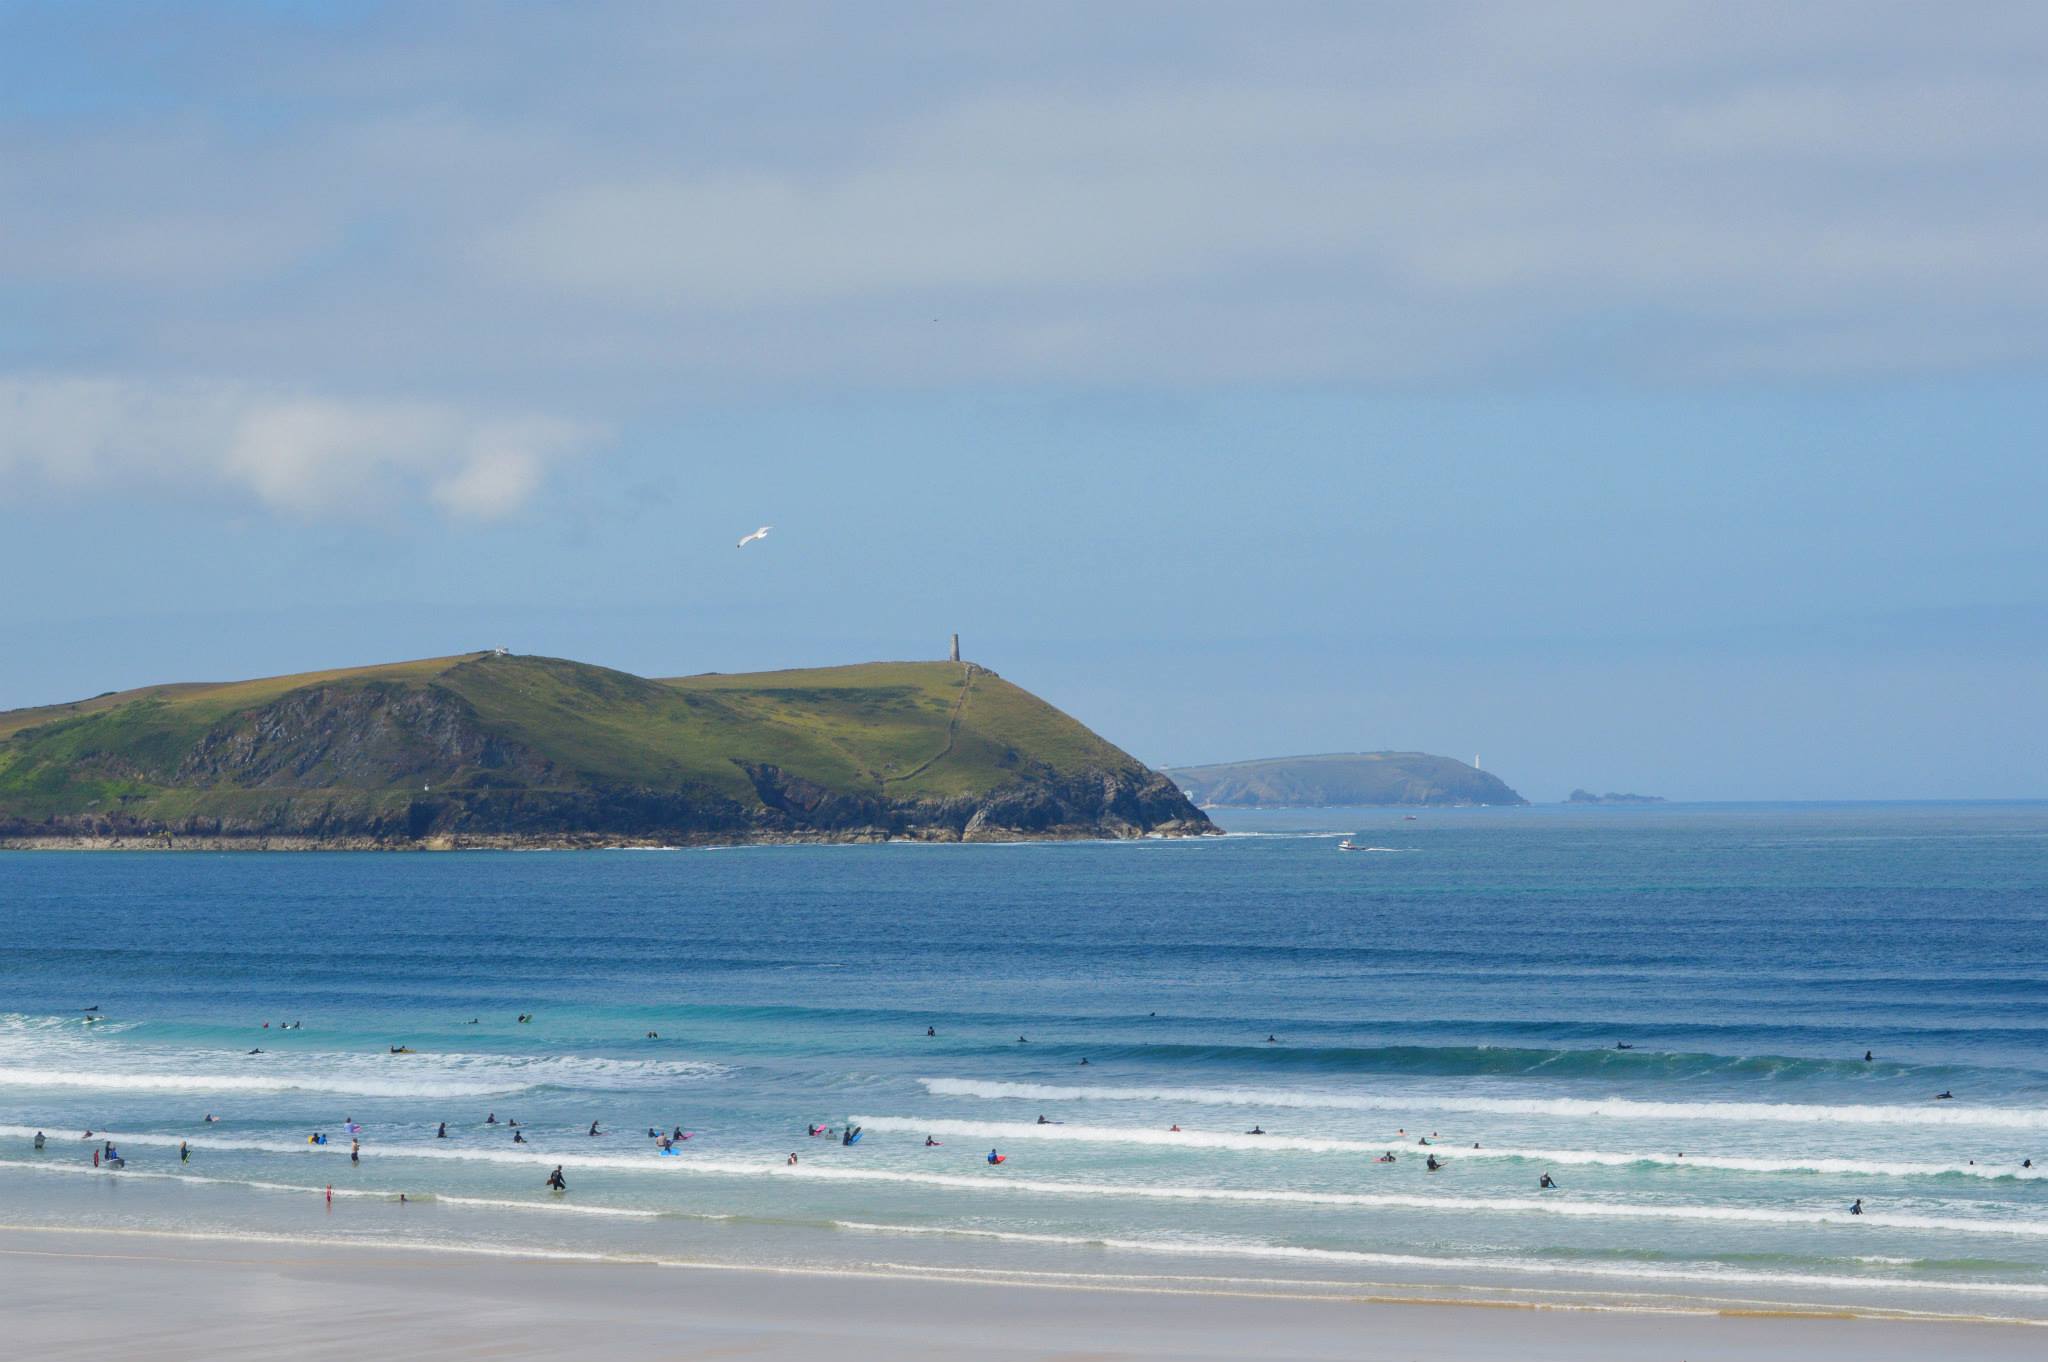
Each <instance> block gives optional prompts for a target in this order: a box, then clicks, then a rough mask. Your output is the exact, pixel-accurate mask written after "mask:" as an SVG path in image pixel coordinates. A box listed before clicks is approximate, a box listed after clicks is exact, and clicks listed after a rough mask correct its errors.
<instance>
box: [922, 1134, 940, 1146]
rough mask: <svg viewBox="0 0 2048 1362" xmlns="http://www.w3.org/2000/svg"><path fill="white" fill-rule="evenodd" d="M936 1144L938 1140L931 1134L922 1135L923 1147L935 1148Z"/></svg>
mask: <svg viewBox="0 0 2048 1362" xmlns="http://www.w3.org/2000/svg"><path fill="white" fill-rule="evenodd" d="M938 1144H939V1142H938V1141H937V1140H934V1139H933V1138H932V1137H931V1136H929V1135H927V1136H925V1137H924V1147H925V1148H926V1149H936V1148H937V1147H938Z"/></svg>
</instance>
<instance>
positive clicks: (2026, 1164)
mask: <svg viewBox="0 0 2048 1362" xmlns="http://www.w3.org/2000/svg"><path fill="white" fill-rule="evenodd" d="M42 1147H43V1137H42V1136H41V1135H40V1134H38V1135H37V1136H36V1148H38V1149H41V1148H42ZM2033 1166H2034V1161H2033V1160H2032V1159H2021V1160H2020V1167H2022V1168H2032V1167H2033Z"/></svg>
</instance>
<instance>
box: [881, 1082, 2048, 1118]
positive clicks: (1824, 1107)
mask: <svg viewBox="0 0 2048 1362" xmlns="http://www.w3.org/2000/svg"><path fill="white" fill-rule="evenodd" d="M917 1081H918V1083H919V1084H920V1085H921V1086H922V1087H923V1088H924V1089H925V1091H926V1092H929V1093H931V1094H932V1095H933V1096H935V1097H978V1098H983V1099H987V1100H991V1101H1004V1100H1010V1099H1029V1100H1033V1101H1039V1102H1172V1103H1179V1104H1181V1105H1185V1106H1228V1107H1267V1108H1274V1109H1288V1110H1305V1111H1384V1112H1400V1113H1408V1114H1411V1115H1418V1114H1436V1113H1442V1112H1450V1111H1457V1112H1471V1113H1482V1114H1490V1115H1500V1116H1559V1117H1566V1118H1570V1119H1573V1120H1591V1119H1608V1120H1630V1121H1775V1122H1785V1123H1795V1124H1814V1123H1833V1124H1844V1125H1918V1126H1927V1125H1951V1126H1986V1127H1997V1128H2003V1129H2010V1130H2044V1129H2048V1110H2044V1109H2041V1108H2028V1107H1987V1106H1976V1105H1964V1104H1961V1103H1957V1102H1939V1103H1935V1102H1928V1103H1922V1104H1920V1105H1916V1106H1903V1105H1896V1104H1894V1105H1866V1104H1847V1103H1845V1104H1842V1105H1830V1104H1822V1103H1806V1102H1666V1101H1656V1100H1646V1099H1643V1098H1635V1097H1472V1096H1465V1095H1461V1094H1456V1093H1414V1094H1391V1093H1389V1094H1381V1093H1363V1092H1361V1093H1334V1092H1311V1091H1294V1090H1287V1089H1272V1088H1137V1087H1113V1086H1102V1087H1095V1086H1088V1087H1079V1086H1069V1085H1063V1084H1053V1083H1015V1082H1007V1081H1002V1080H994V1079H972V1078H920V1079H918V1080H917Z"/></svg>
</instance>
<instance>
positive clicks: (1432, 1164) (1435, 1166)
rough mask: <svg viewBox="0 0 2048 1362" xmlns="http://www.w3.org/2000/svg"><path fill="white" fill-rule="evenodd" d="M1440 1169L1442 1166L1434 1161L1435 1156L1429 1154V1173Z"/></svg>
mask: <svg viewBox="0 0 2048 1362" xmlns="http://www.w3.org/2000/svg"><path fill="white" fill-rule="evenodd" d="M1441 1167H1443V1165H1442V1164H1440V1163H1438V1162H1437V1161H1436V1155H1434V1154H1431V1155H1430V1156H1429V1171H1430V1172H1432V1173H1434V1172H1435V1171H1436V1170H1437V1169H1439V1168H1441Z"/></svg>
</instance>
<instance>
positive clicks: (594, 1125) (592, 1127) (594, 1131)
mask: <svg viewBox="0 0 2048 1362" xmlns="http://www.w3.org/2000/svg"><path fill="white" fill-rule="evenodd" d="M590 1133H591V1134H592V1135H593V1136H594V1135H596V1134H597V1133H598V1132H597V1122H595V1121H592V1122H591V1123H590Z"/></svg>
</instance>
